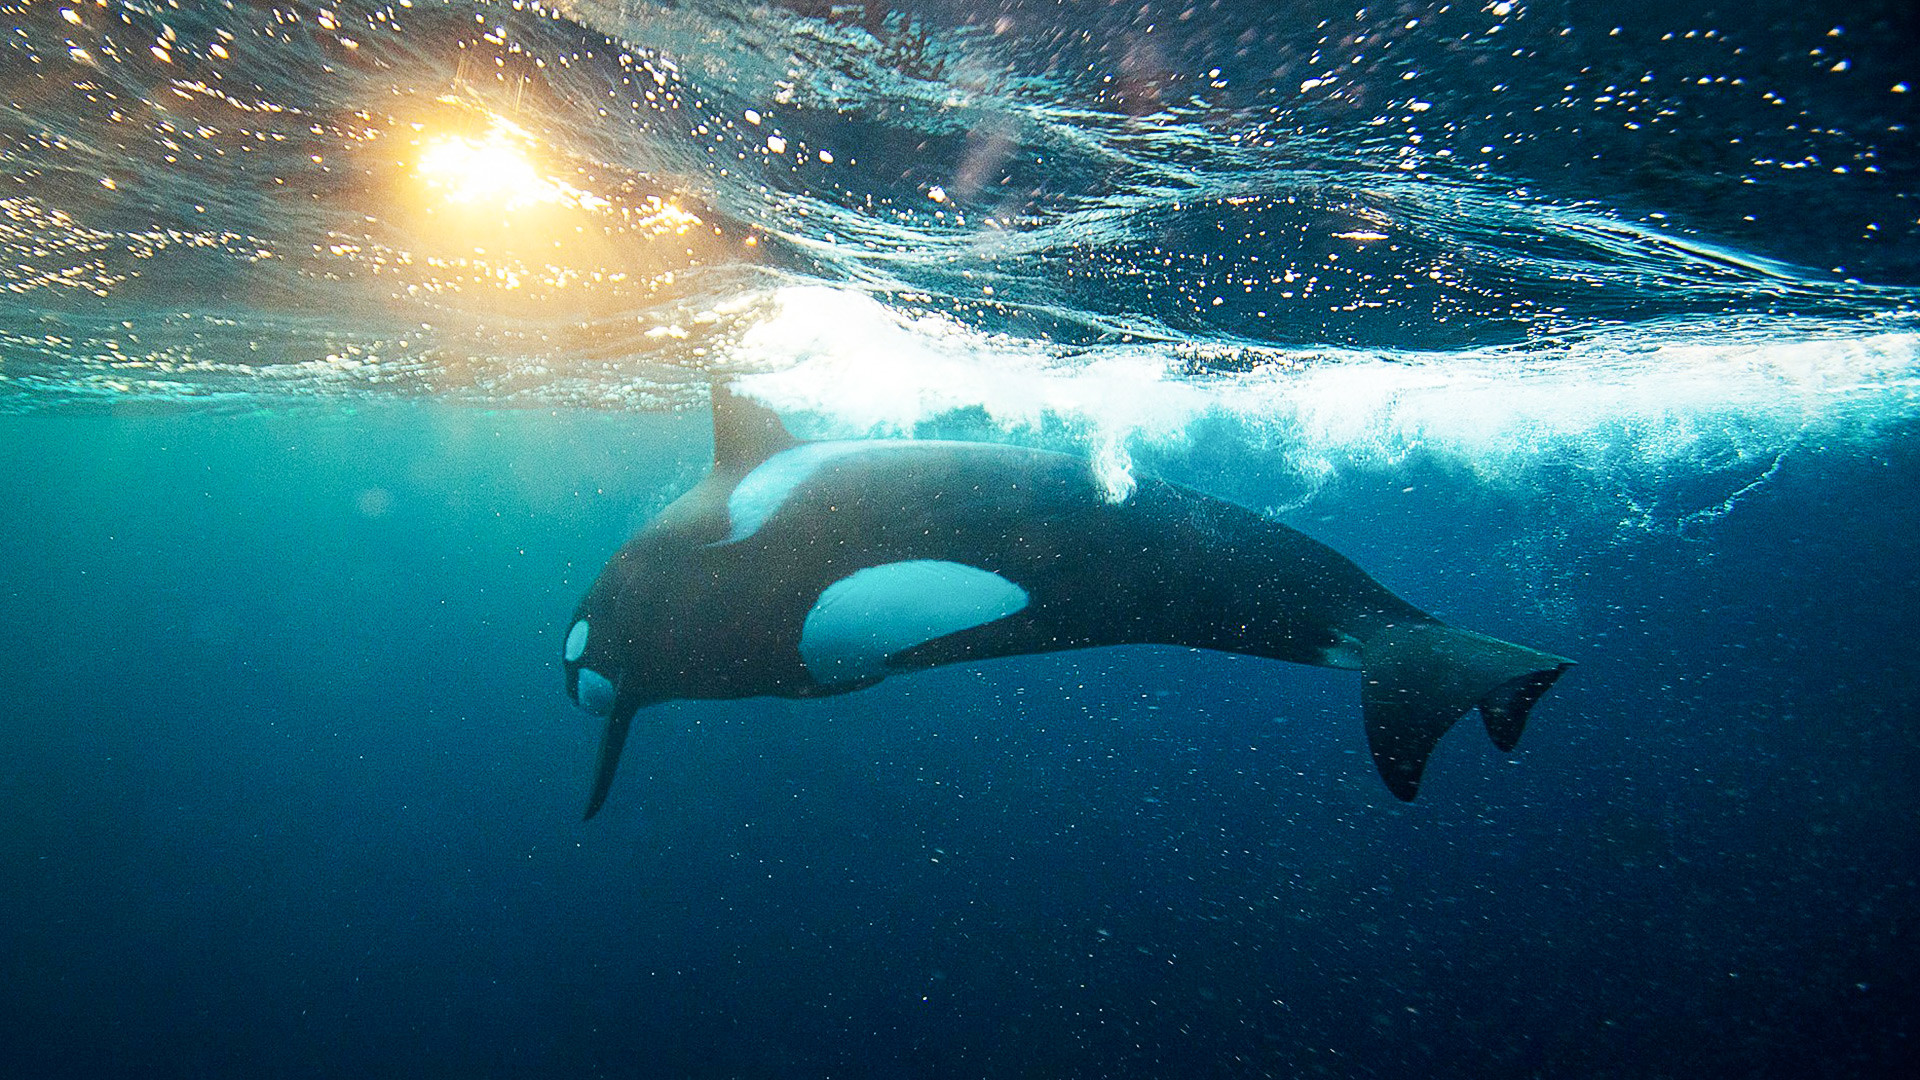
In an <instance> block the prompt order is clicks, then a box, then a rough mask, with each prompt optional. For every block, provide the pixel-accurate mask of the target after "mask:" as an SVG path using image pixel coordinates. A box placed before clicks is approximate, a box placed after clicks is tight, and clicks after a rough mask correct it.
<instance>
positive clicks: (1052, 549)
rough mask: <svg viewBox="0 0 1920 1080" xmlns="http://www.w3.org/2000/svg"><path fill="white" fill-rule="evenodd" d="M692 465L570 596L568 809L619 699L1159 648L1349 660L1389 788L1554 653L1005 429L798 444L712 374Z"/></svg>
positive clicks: (610, 741) (1509, 710)
mask: <svg viewBox="0 0 1920 1080" xmlns="http://www.w3.org/2000/svg"><path fill="white" fill-rule="evenodd" d="M713 444H714V453H713V469H712V471H711V472H710V473H708V475H707V476H706V477H705V479H703V480H702V481H700V483H699V484H697V485H696V486H695V487H694V488H693V489H692V490H690V491H688V492H687V493H686V494H684V495H682V496H681V497H680V498H679V499H678V500H676V501H675V502H673V503H672V504H670V505H669V506H668V507H667V508H666V509H665V510H663V511H662V512H661V513H660V514H659V515H658V516H657V517H655V518H654V519H653V520H652V521H651V522H649V523H648V524H647V525H645V526H644V527H643V528H642V529H641V530H640V531H639V532H638V533H637V534H636V535H635V536H634V537H633V538H632V539H631V540H629V541H628V542H627V543H626V545H625V546H623V547H622V548H621V549H620V550H619V552H618V553H617V554H615V555H614V556H613V557H612V558H611V559H610V560H608V562H607V564H606V567H605V569H603V570H602V571H601V573H600V576H599V579H598V580H597V581H596V582H595V583H594V585H593V587H592V588H591V589H590V590H589V591H588V592H587V594H586V596H585V598H583V599H582V600H581V602H580V605H579V607H578V608H577V609H576V610H575V611H574V615H573V621H572V623H571V624H570V625H569V627H568V631H567V635H566V644H565V646H564V650H563V654H562V658H563V660H564V662H565V666H566V687H567V694H568V696H569V697H571V698H572V699H573V701H574V702H575V703H576V704H577V705H579V706H580V707H581V708H583V709H585V710H586V711H587V712H589V713H591V714H593V715H595V716H597V717H600V718H603V719H604V720H605V721H606V730H605V734H604V736H603V737H602V740H601V744H600V752H599V759H598V761H597V762H596V764H595V767H594V775H593V786H592V789H591V793H590V794H589V796H588V800H587V811H586V817H588V818H591V817H593V815H594V814H595V813H597V812H598V811H599V810H600V807H601V806H602V804H603V803H605V801H606V798H607V792H608V791H609V790H610V788H611V787H612V784H613V778H614V771H615V769H616V767H617V766H618V765H619V761H620V752H621V749H622V748H623V747H624V746H625V744H626V740H627V732H628V729H629V728H630V727H631V725H632V723H633V718H634V715H635V714H636V713H637V712H638V711H639V710H640V709H642V708H644V707H646V706H648V705H652V704H657V703H660V702H665V701H669V700H676V699H718V698H748V697H761V696H777V697H788V698H807V697H820V696H825V695H831V694H844V693H848V692H851V691H855V690H860V689H862V688H865V687H869V686H872V685H873V684H875V683H877V682H879V681H880V680H882V679H884V678H886V677H888V676H890V675H897V674H902V673H905V672H911V671H918V670H922V669H925V668H931V667H936V666H939V665H942V664H959V663H968V662H973V661H980V660H987V659H991V658H995V657H1003V656H1019V655H1026V654H1032V653H1046V652H1055V651H1060V650H1065V649H1088V648H1096V647H1101V646H1115V645H1135V644H1155V645H1183V646H1188V647H1192V648H1199V649H1216V650H1221V651H1225V652H1231V653H1242V654H1246V655H1250V656H1259V657H1266V658H1269V659H1273V660H1287V661H1292V662H1294V663H1300V664H1314V665H1319V666H1323V667H1334V668H1358V669H1359V670H1360V673H1361V690H1360V700H1361V711H1362V715H1363V723H1364V726H1365V728H1366V733H1367V741H1368V743H1369V745H1370V747H1371V749H1372V752H1373V761H1374V764H1375V765H1376V766H1377V767H1378V769H1379V772H1380V776H1381V778H1382V779H1383V780H1385V781H1386V785H1387V788H1388V790H1389V791H1391V792H1392V793H1393V794H1394V795H1395V796H1397V797H1398V798H1400V799H1401V800H1411V799H1412V798H1413V797H1414V795H1415V794H1416V793H1417V792H1418V790H1419V787H1420V778H1421V773H1422V772H1423V771H1424V769H1425V767H1426V763H1427V759H1428V757H1429V756H1430V755H1431V753H1432V752H1433V748H1434V746H1435V744H1436V743H1437V742H1438V741H1439V739H1440V737H1441V736H1442V735H1444V734H1445V733H1446V732H1447V730H1448V729H1449V728H1451V727H1452V726H1453V724H1454V722H1455V721H1456V720H1458V719H1459V718H1460V717H1461V716H1462V715H1464V714H1466V713H1467V712H1469V711H1470V710H1472V709H1473V708H1475V707H1478V708H1479V710H1480V712H1481V715H1482V717H1483V719H1484V721H1485V725H1486V730H1487V733H1488V735H1490V736H1491V737H1492V739H1493V742H1494V744H1495V745H1496V746H1498V747H1499V748H1500V749H1501V750H1503V751H1510V750H1512V749H1513V748H1514V746H1515V745H1516V744H1517V743H1518V741H1519V739H1520V733H1521V729H1522V728H1523V727H1524V726H1525V724H1526V721H1527V714H1528V712H1529V710H1531V709H1532V707H1533V705H1534V703H1535V702H1536V701H1538V700H1539V699H1540V697H1541V695H1542V694H1544V693H1546V691H1547V689H1548V688H1549V687H1551V686H1552V685H1553V683H1554V680H1556V679H1558V678H1559V677H1560V676H1561V674H1563V673H1564V672H1565V671H1566V670H1567V669H1568V668H1570V667H1572V666H1573V662H1572V661H1570V660H1567V659H1566V658H1564V657H1560V656H1555V655H1552V654H1551V653H1545V652H1541V651H1539V650H1536V649H1531V648H1527V647H1525V646H1522V645H1515V644H1512V643H1510V642H1506V641H1501V640H1498V639H1496V638H1491V637H1487V636H1485V635H1482V634H1476V633H1473V632H1471V631H1467V630H1460V629H1456V628H1454V627H1451V626H1448V625H1446V624H1445V623H1442V622H1441V621H1439V620H1438V619H1436V618H1434V617H1433V616H1431V615H1429V614H1427V613H1426V612H1424V611H1422V610H1420V609H1419V608H1416V607H1414V606H1413V605H1412V604H1409V603H1408V602H1406V601H1405V600H1402V599H1401V598H1400V597H1398V596H1396V595H1394V594H1393V593H1392V592H1389V591H1388V590H1387V589H1386V588H1385V587H1384V586H1382V585H1381V584H1380V583H1378V582H1376V581H1374V580H1373V578H1371V577H1369V576H1368V575H1367V574H1366V572H1365V571H1363V570H1361V569H1360V568H1359V567H1358V566H1356V565H1355V564H1354V563H1353V562H1351V561H1350V560H1348V559H1347V558H1346V557H1345V556H1343V555H1341V554H1339V553H1338V552H1336V551H1334V550H1333V549H1332V548H1330V547H1327V546H1326V545H1324V544H1321V543H1320V542H1318V541H1316V540H1313V539H1311V538H1309V537H1308V536H1306V535H1305V534H1303V533H1300V532H1298V531H1295V530H1294V529H1291V528H1289V527H1287V526H1285V525H1282V524H1280V523H1278V522H1276V521H1271V520H1269V519H1267V518H1264V517H1262V516H1260V515H1259V514H1257V513H1255V512H1253V511H1251V510H1248V509H1245V508H1243V507H1240V506H1237V505H1234V504H1233V503H1229V502H1226V501H1224V500H1221V499H1216V498H1213V497H1211V496H1208V495H1205V494H1202V493H1200V492H1198V491H1195V490H1193V489H1191V488H1187V487H1183V486H1181V485H1179V484H1174V483H1168V482H1165V481H1160V480H1155V479H1151V478H1144V477H1143V478H1141V479H1140V480H1139V482H1138V484H1137V485H1136V486H1135V488H1134V490H1133V491H1132V492H1131V493H1130V494H1129V495H1127V497H1126V498H1124V499H1121V500H1117V501H1116V500H1115V499H1114V498H1113V497H1112V496H1111V495H1110V493H1109V492H1108V491H1107V489H1106V488H1104V487H1103V486H1102V485H1101V483H1100V481H1099V480H1098V478H1097V477H1096V476H1095V474H1094V472H1093V470H1092V467H1091V466H1090V464H1089V463H1088V462H1086V461H1084V460H1082V459H1080V458H1077V457H1074V456H1072V455H1068V454H1061V453H1054V452H1051V451H1045V450H1034V449H1028V448H1024V447H1017V446H1008V445H999V444H990V443H972V442H946V441H930V440H851V441H831V442H803V441H799V440H796V439H795V438H793V436H792V435H790V434H789V433H788V432H787V429H786V428H785V426H784V425H783V424H782V423H781V421H780V419H779V418H778V417H777V416H776V415H775V414H774V413H773V412H771V411H770V410H768V409H767V408H765V407H763V406H761V405H759V404H756V403H754V402H752V401H749V400H747V399H746V398H744V397H741V396H739V395H738V394H737V393H735V392H734V391H733V390H732V389H731V388H729V387H727V386H723V385H716V386H715V388H714V394H713Z"/></svg>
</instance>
